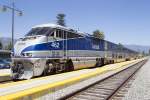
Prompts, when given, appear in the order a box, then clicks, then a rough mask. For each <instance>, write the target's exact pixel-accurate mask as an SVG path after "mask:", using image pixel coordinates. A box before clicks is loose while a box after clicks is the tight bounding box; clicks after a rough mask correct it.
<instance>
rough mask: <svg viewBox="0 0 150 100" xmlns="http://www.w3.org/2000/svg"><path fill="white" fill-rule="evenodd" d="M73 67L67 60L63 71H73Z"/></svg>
mask: <svg viewBox="0 0 150 100" xmlns="http://www.w3.org/2000/svg"><path fill="white" fill-rule="evenodd" d="M73 70H74V67H73V63H72V61H71V60H68V61H67V62H66V64H65V71H67V72H68V71H73Z"/></svg>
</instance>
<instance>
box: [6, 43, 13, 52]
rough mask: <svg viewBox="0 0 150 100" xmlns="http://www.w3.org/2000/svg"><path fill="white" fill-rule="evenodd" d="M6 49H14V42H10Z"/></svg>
mask: <svg viewBox="0 0 150 100" xmlns="http://www.w3.org/2000/svg"><path fill="white" fill-rule="evenodd" d="M5 49H6V50H11V49H12V43H11V42H10V43H9V44H8V45H7V46H6V47H5Z"/></svg>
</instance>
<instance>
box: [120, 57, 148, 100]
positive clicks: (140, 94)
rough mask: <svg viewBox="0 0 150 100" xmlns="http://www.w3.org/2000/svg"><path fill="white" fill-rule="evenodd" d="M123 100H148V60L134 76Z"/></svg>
mask: <svg viewBox="0 0 150 100" xmlns="http://www.w3.org/2000/svg"><path fill="white" fill-rule="evenodd" d="M123 100H150V59H149V60H148V61H147V63H146V64H145V65H144V66H143V67H142V68H141V70H140V71H139V72H138V74H137V75H136V78H135V80H134V81H133V83H132V85H131V86H130V88H129V89H128V92H127V94H126V95H125V98H123Z"/></svg>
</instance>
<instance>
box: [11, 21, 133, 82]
mask: <svg viewBox="0 0 150 100" xmlns="http://www.w3.org/2000/svg"><path fill="white" fill-rule="evenodd" d="M131 57H132V58H135V57H136V52H134V51H132V50H130V49H127V48H125V47H120V46H119V45H117V44H114V43H111V42H109V41H106V40H101V39H98V38H95V37H93V36H92V35H89V34H86V33H82V32H78V31H76V30H73V29H71V28H68V27H63V26H60V25H55V24H43V25H37V26H35V27H33V28H32V29H31V31H29V33H28V34H27V35H26V36H25V37H24V38H21V39H19V40H18V41H17V42H16V44H15V46H14V51H13V59H12V61H13V64H12V67H11V72H12V78H13V79H30V78H32V77H35V76H40V75H46V74H49V73H50V74H51V73H59V72H65V71H72V70H77V69H81V68H89V67H95V66H101V65H104V64H108V63H115V62H118V61H124V60H129V59H130V58H131Z"/></svg>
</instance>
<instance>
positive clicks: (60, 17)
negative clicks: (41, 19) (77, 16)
mask: <svg viewBox="0 0 150 100" xmlns="http://www.w3.org/2000/svg"><path fill="white" fill-rule="evenodd" d="M65 16H66V15H65V14H62V13H60V14H57V16H56V18H57V24H58V25H61V26H66V23H65Z"/></svg>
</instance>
